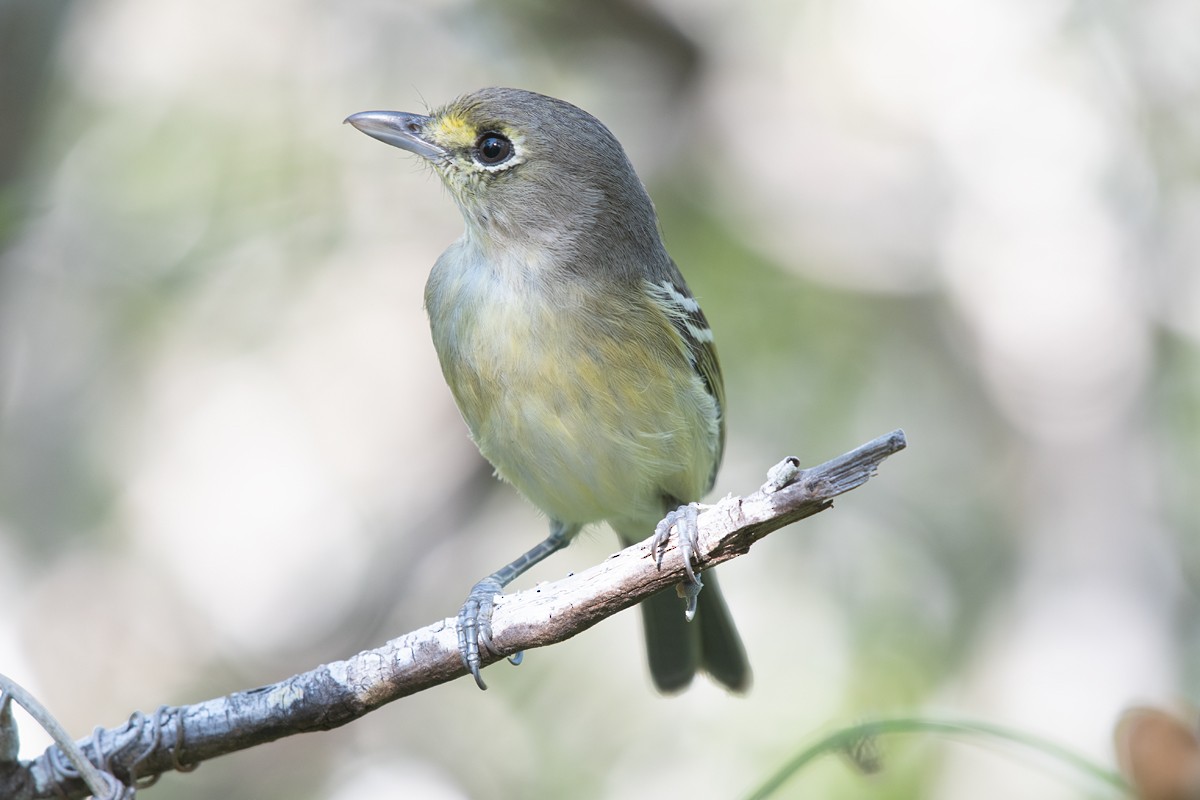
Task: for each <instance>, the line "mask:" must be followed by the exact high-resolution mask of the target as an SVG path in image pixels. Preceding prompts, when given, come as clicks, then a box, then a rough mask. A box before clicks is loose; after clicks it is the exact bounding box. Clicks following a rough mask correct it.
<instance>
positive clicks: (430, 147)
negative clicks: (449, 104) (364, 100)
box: [345, 111, 446, 160]
mask: <svg viewBox="0 0 1200 800" xmlns="http://www.w3.org/2000/svg"><path fill="white" fill-rule="evenodd" d="M429 120H430V118H429V117H425V116H422V115H420V114H407V113H405V112H403V111H360V112H359V113H357V114H351V115H350V116H348V117H346V120H345V121H346V122H349V123H350V124H351V125H353V126H354V127H356V128H358V129H359V130H360V131H362V132H363V133H365V134H366V135H367V136H371V137H373V138H375V139H378V140H379V141H381V142H386V143H387V144H390V145H393V146H394V147H399V148H400V149H401V150H407V151H408V152H410V153H416V154H417V155H419V156H421V158H426V159H429V160H436V159H440V158H443V157H445V156H446V149H445V148H444V147H441V146H440V145H436V144H434V143H433V142H431V141H429V140H428V139H426V138H425V125H426V124H427V123H428V122H429Z"/></svg>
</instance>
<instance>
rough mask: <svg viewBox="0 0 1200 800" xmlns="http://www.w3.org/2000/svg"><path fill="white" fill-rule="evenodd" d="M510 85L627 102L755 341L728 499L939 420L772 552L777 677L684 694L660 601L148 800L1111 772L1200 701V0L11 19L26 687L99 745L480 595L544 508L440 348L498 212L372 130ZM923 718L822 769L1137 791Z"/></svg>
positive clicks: (845, 789)
mask: <svg viewBox="0 0 1200 800" xmlns="http://www.w3.org/2000/svg"><path fill="white" fill-rule="evenodd" d="M497 84H499V85H514V86H521V87H526V88H530V89H535V90H538V91H542V92H545V93H548V94H552V95H555V96H559V97H563V98H565V99H567V100H570V101H571V102H574V103H575V104H577V105H580V106H582V107H583V108H586V109H588V110H589V111H591V112H592V113H594V114H596V115H597V116H598V117H600V118H601V119H602V120H604V121H605V122H606V123H607V124H608V125H609V126H610V127H611V128H612V129H613V131H614V132H615V133H616V135H617V136H618V138H620V139H621V141H622V142H623V143H624V144H625V146H626V148H627V150H628V152H629V154H630V157H631V159H632V160H633V162H634V164H635V166H636V167H637V168H638V170H639V173H640V175H641V176H642V178H643V180H644V181H645V182H646V184H647V185H648V187H649V189H650V192H651V195H652V196H653V197H654V198H655V201H656V203H657V205H658V208H659V211H660V215H661V218H662V226H663V229H664V232H665V238H666V241H667V244H668V248H669V249H670V250H671V252H672V253H673V255H674V256H675V258H676V260H677V261H678V262H679V263H680V264H681V266H682V267H683V270H684V272H685V274H686V275H687V277H688V280H689V282H690V283H691V285H692V288H693V290H694V291H695V293H696V294H697V295H698V296H699V298H700V299H701V301H702V303H703V305H704V308H705V310H706V311H707V313H708V316H709V319H710V321H711V322H712V325H713V327H714V329H715V331H716V334H717V342H718V345H719V348H720V353H721V357H722V361H723V365H724V370H725V377H726V383H727V388H728V412H729V418H728V429H729V443H728V449H727V455H726V461H725V465H724V468H723V470H722V473H721V476H720V479H719V480H718V484H717V488H716V490H715V492H714V496H720V495H723V494H725V493H727V492H735V493H744V492H747V491H751V490H753V489H754V488H755V487H757V486H758V485H759V484H760V483H761V482H762V481H763V479H764V474H765V471H766V469H767V468H768V467H769V466H770V465H772V464H774V463H775V462H776V461H778V460H779V459H780V458H782V457H783V456H785V455H789V454H795V455H797V456H799V457H800V460H801V462H802V463H804V464H806V465H812V464H816V463H819V462H821V461H824V460H826V459H827V458H830V457H832V456H834V455H837V454H839V453H841V452H843V451H846V450H849V449H851V448H852V447H854V446H856V445H858V444H860V443H862V442H864V441H866V440H868V439H870V438H873V437H874V436H876V435H879V434H883V433H885V432H887V431H889V430H891V429H893V428H896V427H903V428H904V429H905V431H906V433H907V434H908V437H909V449H908V450H907V451H905V452H903V453H901V454H898V455H896V456H894V457H893V458H892V459H890V460H889V461H888V462H886V463H885V465H884V467H883V470H882V471H881V473H880V475H879V477H878V479H877V480H875V481H872V482H871V483H870V484H869V485H868V486H866V487H865V488H863V489H861V490H859V491H857V492H855V493H853V494H851V495H848V496H847V497H845V498H843V499H841V500H840V501H839V502H838V505H837V508H836V509H835V510H833V511H830V512H827V513H825V514H822V515H820V516H818V517H816V518H813V519H811V520H809V521H806V522H804V523H802V524H800V525H798V526H795V527H793V528H791V529H788V530H785V531H782V532H779V533H777V534H775V535H773V536H771V537H770V538H768V539H767V540H765V541H764V542H762V543H761V544H759V545H758V546H756V548H755V550H754V551H753V552H752V553H751V554H750V555H749V556H748V557H746V558H741V559H738V560H736V561H734V562H733V563H731V564H729V565H727V566H726V567H723V568H722V580H723V583H724V586H725V590H726V594H727V596H728V598H729V600H730V603H731V605H732V606H733V609H734V613H735V616H736V617H737V618H738V620H739V623H740V625H741V627H742V630H743V635H744V637H745V640H746V645H747V649H748V650H749V653H750V656H751V660H752V662H753V665H754V669H755V685H754V687H753V689H752V691H751V693H750V694H749V695H748V696H747V697H745V698H735V697H730V696H726V695H725V694H724V693H722V692H721V691H719V690H717V689H715V688H713V687H712V686H711V685H709V684H707V683H706V682H705V681H703V680H700V681H698V682H697V684H696V685H694V687H693V688H692V689H691V690H690V691H688V692H687V693H685V694H683V695H681V696H678V697H673V698H660V697H658V696H656V695H655V694H654V692H653V690H652V689H651V687H650V683H649V678H648V676H647V674H646V670H645V667H644V665H643V653H642V644H641V639H640V637H641V634H640V631H639V624H640V623H639V620H638V617H637V615H636V614H635V613H631V612H630V613H625V614H622V615H619V616H618V617H616V618H614V619H612V620H609V621H607V622H606V623H604V624H602V625H600V626H597V627H596V628H593V629H592V630H590V631H588V632H586V633H585V634H583V635H581V636H579V637H577V638H575V639H573V640H571V641H569V642H567V643H564V644H562V645H559V646H556V647H554V648H550V649H547V650H540V651H534V652H530V653H528V654H527V656H526V662H525V664H524V665H522V666H521V667H520V668H519V669H514V668H512V667H509V666H507V665H500V666H496V667H493V668H491V669H489V670H488V671H487V674H486V677H487V680H488V684H489V686H490V687H491V690H490V691H488V692H487V693H486V694H483V693H480V692H479V691H478V690H477V689H476V688H475V687H474V685H473V684H472V682H471V681H470V680H460V681H457V682H455V683H454V684H452V685H447V686H442V687H439V688H436V689H434V690H431V691H427V692H424V693H422V694H421V695H419V696H417V697H413V698H410V699H407V700H404V701H401V702H399V703H396V704H394V705H391V706H388V707H386V708H384V709H381V710H380V711H378V712H376V713H374V714H371V715H370V716H368V717H367V718H365V719H363V720H361V721H359V722H356V723H354V724H352V725H350V726H348V727H345V728H343V729H341V730H338V731H334V732H330V733H325V734H314V735H308V736H303V737H297V738H293V739H289V740H284V741H280V742H277V743H274V744H271V745H268V746H265V747H260V748H256V749H254V750H251V751H248V752H244V753H240V754H236V755H233V756H230V757H226V758H222V759H219V760H216V761H212V762H208V763H206V764H204V765H203V768H201V769H200V770H199V771H197V772H195V773H193V774H188V775H168V776H166V777H164V779H163V780H162V781H161V783H160V784H159V785H158V786H156V787H155V788H154V789H152V790H148V792H147V796H153V797H157V798H181V799H190V798H208V797H228V798H276V797H278V798H284V797H287V798H314V799H316V798H320V799H322V800H351V799H352V798H366V797H371V798H374V797H401V796H405V797H422V798H470V797H497V798H524V797H566V796H570V797H580V798H608V797H623V798H651V797H661V796H668V795H671V796H694V797H736V796H739V795H744V794H745V793H746V792H748V791H750V790H751V789H752V788H753V787H755V786H757V785H758V784H759V783H760V782H761V781H762V780H764V779H765V778H766V777H767V776H768V775H769V774H770V773H771V772H772V771H773V770H775V769H776V768H777V767H778V766H780V765H781V764H783V763H784V762H786V761H787V760H788V759H789V758H790V757H791V756H792V755H794V754H795V753H796V752H798V751H799V750H800V749H801V748H802V747H803V746H804V745H805V744H807V743H808V742H810V741H811V740H812V738H813V737H814V736H818V735H821V734H823V733H828V732H829V731H832V730H835V729H837V728H838V727H839V726H842V725H846V724H850V723H853V722H857V721H860V720H862V719H864V718H870V717H872V716H875V715H881V714H928V715H933V716H939V717H942V716H948V717H954V718H971V719H979V720H984V721H988V722H992V723H997V724H1002V725H1007V726H1012V727H1014V728H1017V729H1019V730H1021V731H1025V732H1028V733H1029V734H1031V735H1037V736H1043V737H1046V738H1048V739H1051V740H1053V741H1055V742H1058V743H1060V744H1062V745H1064V746H1066V747H1069V748H1071V749H1073V750H1076V751H1078V752H1080V753H1082V754H1084V755H1086V756H1088V757H1090V758H1092V759H1094V760H1096V761H1097V762H1099V763H1101V764H1105V765H1112V764H1113V763H1114V756H1113V746H1112V730H1113V726H1114V723H1115V721H1116V719H1117V717H1118V715H1119V714H1120V712H1121V710H1122V709H1123V708H1125V707H1126V706H1127V705H1129V704H1131V703H1134V702H1153V703H1157V704H1161V705H1163V706H1166V707H1178V706H1180V705H1185V706H1186V703H1187V702H1188V701H1194V700H1195V699H1196V695H1197V692H1198V689H1200V685H1198V684H1200V626H1198V625H1197V622H1196V620H1197V611H1198V607H1197V606H1198V603H1197V594H1196V586H1197V581H1198V580H1200V536H1198V533H1200V268H1198V264H1200V167H1198V165H1200V138H1198V137H1200V6H1197V5H1196V4H1195V3H1191V2H1188V0H1147V1H1146V2H1142V3H1137V4H1131V3H1115V4H1113V3H1107V4H1106V3H1100V4H1096V3H1070V2H1018V3H1012V2H1003V1H1002V0H978V1H977V2H973V3H955V2H950V0H914V2H908V3H903V4H896V3H887V2H880V1H879V0H841V2H812V1H810V2H801V3H791V2H775V1H774V0H752V1H751V2H746V3H738V4H734V3H731V2H718V1H717V0H701V2H694V1H692V0H688V2H685V1H684V0H654V1H653V2H637V0H625V2H616V3H606V4H599V3H590V2H583V1H582V0H576V1H575V2H559V3H550V2H545V1H544V0H543V1H539V0H513V1H512V2H498V1H495V2H485V1H483V0H480V1H479V2H469V1H468V0H452V2H449V3H446V2H434V0H412V1H411V2H406V3H387V2H380V0H347V2H342V3H337V4H320V3H309V2H300V3H285V2H282V1H281V0H241V1H240V2H233V0H215V2H211V3H203V4H186V3H162V2H154V0H92V2H88V3H74V2H67V1H66V0H7V1H6V2H3V3H0V109H2V110H0V608H3V612H0V671H3V672H4V673H6V674H9V675H11V676H12V677H14V678H16V679H17V680H19V681H21V682H23V683H24V684H26V685H27V686H28V687H29V688H30V689H31V690H32V691H34V692H35V693H36V694H37V695H38V696H39V697H40V698H41V700H42V701H43V702H45V703H46V704H47V705H48V706H49V707H50V708H51V709H52V710H53V711H54V712H55V713H56V714H57V715H58V716H59V718H60V719H61V720H62V721H63V722H64V724H65V725H66V726H67V728H68V729H69V730H70V731H71V732H72V733H73V734H75V735H77V736H84V735H86V734H87V733H89V732H90V731H91V729H92V727H93V726H95V725H106V726H115V725H119V724H121V723H122V722H123V721H124V720H125V719H126V717H127V716H128V715H129V713H130V712H131V711H133V710H135V709H141V710H144V711H147V712H149V711H152V710H153V709H155V708H156V707H157V706H159V705H160V704H162V703H171V704H183V703H190V702H196V701H200V700H203V699H206V698H209V697H212V696H218V695H223V694H226V693H229V692H232V691H236V690H241V689H247V688H251V687H254V686H258V685H261V684H264V683H269V682H273V681H276V680H280V679H282V678H284V677H286V676H288V675H291V674H293V673H296V672H299V671H303V670H307V669H310V668H312V667H314V666H316V665H317V664H320V663H323V662H327V661H332V660H336V659H340V658H344V657H346V656H348V655H350V654H352V653H354V652H357V651H358V650H360V649H363V648H367V647H373V646H377V645H379V644H381V643H382V642H383V641H385V640H386V639H388V638H391V637H393V636H396V635H399V634H400V633H403V632H405V631H408V630H410V629H412V628H415V627H418V626H422V625H425V624H428V623H430V622H432V621H434V620H436V619H438V618H441V617H445V616H449V615H451V614H453V613H454V612H455V611H456V610H457V608H458V606H459V604H460V603H461V602H462V600H463V598H464V596H465V594H466V592H467V590H468V588H469V587H470V585H471V584H472V583H473V582H474V581H475V580H476V579H478V578H479V577H481V576H483V575H484V574H486V573H488V572H490V571H491V570H493V569H494V568H496V567H497V566H499V565H500V564H502V563H504V562H506V561H508V560H509V559H510V558H512V557H513V556H514V555H516V554H517V553H519V552H521V551H523V550H524V549H525V548H526V547H528V546H530V545H532V544H533V543H534V542H536V541H538V540H540V538H541V537H542V536H543V535H544V533H545V523H544V521H543V520H542V519H541V518H540V517H539V515H538V514H537V513H536V511H535V510H534V509H532V508H531V507H530V506H528V505H527V504H525V503H524V502H523V501H522V500H520V499H519V498H518V497H517V496H516V494H515V493H514V492H513V491H512V490H511V489H510V488H508V487H506V486H503V485H501V484H499V483H497V482H495V481H494V480H493V479H492V478H491V475H490V470H489V468H488V467H487V465H486V464H485V463H483V462H482V460H481V459H480V457H479V456H478V454H477V453H476V451H475V449H474V447H473V446H472V445H471V443H470V441H469V440H468V438H467V434H466V430H465V427H464V425H463V424H462V422H461V420H460V419H459V417H458V414H457V411H456V410H455V408H454V405H453V403H452V400H451V398H450V395H449V392H448V390H447V389H446V388H445V385H444V383H443V381H442V378H441V374H440V371H439V369H438V367H437V363H436V359H435V356H434V353H433V349H432V346H431V344H430V342H429V335H428V330H427V327H426V322H425V318H424V314H423V311H422V309H421V291H422V286H423V284H424V280H425V277H426V275H427V273H428V270H429V267H430V266H431V265H432V263H433V261H434V260H435V258H436V257H437V255H438V254H439V253H440V252H441V251H442V250H443V249H444V248H445V247H446V245H447V244H448V243H450V242H451V241H453V240H454V239H455V238H456V237H457V236H458V235H459V233H460V232H461V222H460V220H459V218H458V213H457V211H456V210H455V208H454V206H453V203H452V202H451V200H450V198H449V197H448V196H447V194H446V193H445V192H444V191H443V190H442V188H441V186H440V184H439V183H438V182H437V180H436V178H435V177H433V176H432V175H431V174H430V173H429V172H428V171H427V170H426V169H424V168H422V167H421V166H420V165H419V164H417V163H416V159H415V158H413V157H411V156H407V155H406V154H404V153H402V152H400V151H398V150H396V149H394V148H389V147H386V146H384V145H382V144H380V143H378V142H375V141H372V140H371V139H369V138H367V137H365V136H362V135H361V134H359V133H357V132H356V131H354V130H352V129H351V128H349V127H347V126H343V125H342V124H341V122H342V119H343V118H344V117H345V116H346V115H348V114H350V113H353V112H356V111H362V110H366V109H375V108H388V109H399V110H412V111H421V110H423V109H425V108H427V107H431V106H437V105H439V104H441V103H443V102H445V101H448V100H449V99H451V98H452V97H454V96H455V95H457V94H460V93H463V92H466V91H469V90H472V89H475V88H478V87H481V86H485V85H497ZM615 549H616V541H615V537H613V536H612V534H611V533H610V532H609V531H607V530H603V529H601V530H597V531H595V532H592V533H589V534H585V535H584V536H583V537H581V540H580V541H578V542H577V543H576V544H574V545H573V546H572V547H571V548H570V549H569V550H567V551H565V552H564V553H561V554H558V555H556V556H555V557H554V558H552V559H550V560H549V561H547V562H545V563H544V564H543V565H541V566H540V567H539V568H538V569H537V570H536V571H534V572H532V573H531V574H530V575H528V576H526V577H525V578H523V579H521V581H519V583H518V584H517V587H518V588H520V587H528V586H532V585H533V584H534V583H536V582H537V581H541V580H552V579H554V578H557V577H560V576H562V575H565V574H566V573H568V572H570V571H572V570H578V569H581V568H584V567H587V566H589V565H591V564H593V563H596V562H598V561H599V560H601V559H603V558H604V557H605V556H606V555H607V554H608V553H610V552H612V551H614V550H615ZM21 732H22V735H23V740H24V741H23V748H22V755H23V756H24V757H33V756H34V755H36V754H38V753H40V752H41V751H42V749H43V748H44V747H45V746H46V744H47V741H48V740H47V739H46V737H45V736H44V735H43V734H41V733H40V732H39V731H37V730H36V727H35V726H34V725H33V724H32V723H31V722H29V721H28V719H27V718H24V717H22V729H21ZM881 747H882V753H883V765H884V770H883V771H882V772H881V773H880V774H877V775H873V776H870V777H864V776H863V775H861V774H858V773H857V772H855V771H854V770H853V769H851V768H850V766H849V765H848V764H847V763H846V762H845V761H843V760H839V759H837V758H828V759H825V760H822V761H820V762H818V763H817V764H816V765H814V766H813V767H811V768H809V769H808V770H806V771H804V772H802V773H800V774H799V775H797V776H796V777H795V778H794V779H793V780H792V781H791V782H790V783H789V784H788V785H787V787H786V788H785V789H784V790H783V792H782V793H781V795H780V796H785V797H801V796H803V797H818V798H914V797H920V798H962V797H971V798H1012V797H1022V798H1092V797H1109V796H1111V794H1106V793H1105V792H1104V791H1103V790H1102V788H1100V787H1097V786H1096V785H1094V784H1090V783H1088V782H1087V781H1086V780H1084V779H1082V778H1081V777H1080V776H1079V775H1078V774H1076V773H1074V772H1071V771H1069V770H1066V769H1064V768H1062V767H1061V766H1060V765H1057V764H1055V763H1052V762H1050V761H1049V760H1048V759H1045V758H1042V757H1039V756H1036V755H1034V756H1031V755H1030V754H1029V753H1027V752H1024V751H1019V750H1013V749H1010V748H1005V747H1000V746H995V745H988V746H984V747H979V746H975V745H963V744H959V743H953V742H947V741H945V740H938V739H933V738H924V737H906V738H903V739H888V740H885V741H883V742H881ZM685 793H686V794H685Z"/></svg>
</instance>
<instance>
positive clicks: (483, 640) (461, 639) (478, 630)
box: [458, 577, 521, 689]
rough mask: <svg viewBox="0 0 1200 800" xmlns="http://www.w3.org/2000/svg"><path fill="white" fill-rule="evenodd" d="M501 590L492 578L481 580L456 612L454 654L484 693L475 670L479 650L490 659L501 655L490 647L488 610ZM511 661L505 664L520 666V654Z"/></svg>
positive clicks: (490, 615)
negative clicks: (484, 651)
mask: <svg viewBox="0 0 1200 800" xmlns="http://www.w3.org/2000/svg"><path fill="white" fill-rule="evenodd" d="M503 588H504V587H503V586H502V585H501V584H500V582H499V581H497V580H495V579H494V578H491V577H488V578H484V579H483V580H481V581H480V582H479V583H477V584H475V585H474V586H472V587H471V593H470V594H469V595H467V602H465V603H463V606H462V608H461V609H460V610H459V612H458V652H459V654H460V655H461V656H462V661H463V666H465V667H466V668H467V669H468V670H469V671H470V673H471V677H473V678H475V684H476V685H477V686H478V687H479V688H480V689H487V684H486V683H484V682H483V678H482V676H480V674H479V668H480V667H481V666H482V665H483V659H482V657H481V653H480V647H482V648H483V649H484V650H486V651H487V652H488V653H491V654H492V655H496V656H498V655H501V653H500V651H498V650H497V649H496V648H495V646H493V645H492V610H493V609H494V607H495V603H496V595H498V594H500V591H501V590H502V589H503ZM513 659H515V660H513ZM513 659H509V660H511V661H513V663H514V664H517V663H520V661H521V654H520V653H517V654H516V655H515V656H514V657H513Z"/></svg>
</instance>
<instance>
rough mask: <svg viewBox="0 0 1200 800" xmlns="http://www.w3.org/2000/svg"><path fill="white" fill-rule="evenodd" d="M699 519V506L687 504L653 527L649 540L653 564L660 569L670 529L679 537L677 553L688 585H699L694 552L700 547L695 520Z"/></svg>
mask: <svg viewBox="0 0 1200 800" xmlns="http://www.w3.org/2000/svg"><path fill="white" fill-rule="evenodd" d="M699 517H700V506H699V505H698V504H696V503H688V504H687V505H684V506H680V507H679V508H677V509H675V510H674V511H668V512H667V515H666V516H665V517H663V518H662V520H661V521H660V522H659V523H658V524H657V525H655V526H654V538H653V539H651V540H650V552H652V553H653V554H654V563H655V564H656V565H658V568H659V569H662V560H663V555H665V554H666V551H667V544H668V543H669V542H670V541H671V528H674V529H675V533H676V535H677V536H678V537H679V552H680V554H681V555H683V566H684V569H686V570H687V576H688V583H693V584H694V583H699V582H700V581H699V579H698V578H697V577H696V570H695V566H694V565H695V561H696V551H697V550H698V549H699V547H700V542H699V538H700V529H699V526H698V524H697V522H696V521H697V520H698V519H699Z"/></svg>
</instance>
